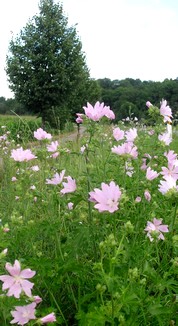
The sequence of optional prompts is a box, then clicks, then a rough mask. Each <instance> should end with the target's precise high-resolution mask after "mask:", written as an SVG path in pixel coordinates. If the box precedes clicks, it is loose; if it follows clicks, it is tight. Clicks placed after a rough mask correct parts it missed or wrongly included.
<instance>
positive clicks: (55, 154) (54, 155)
mask: <svg viewBox="0 0 178 326" xmlns="http://www.w3.org/2000/svg"><path fill="white" fill-rule="evenodd" d="M58 156H59V152H55V153H52V154H51V157H52V158H56V157H58Z"/></svg>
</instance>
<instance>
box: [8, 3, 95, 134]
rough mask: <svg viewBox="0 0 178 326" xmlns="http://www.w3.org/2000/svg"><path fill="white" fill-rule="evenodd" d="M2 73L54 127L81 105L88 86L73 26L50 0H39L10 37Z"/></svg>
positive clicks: (28, 106)
mask: <svg viewBox="0 0 178 326" xmlns="http://www.w3.org/2000/svg"><path fill="white" fill-rule="evenodd" d="M6 72H7V75H8V76H9V82H10V87H11V89H12V90H13V92H14V94H15V97H16V99H17V100H18V101H19V102H21V103H23V104H24V105H25V107H26V109H27V110H29V111H30V112H34V113H36V114H38V115H39V116H41V117H42V120H43V123H44V124H45V123H46V122H48V123H50V124H51V125H52V126H54V127H56V126H59V125H60V127H61V125H62V124H63V123H64V122H65V120H66V119H70V118H71V114H74V113H75V112H77V111H79V110H81V107H82V106H83V105H85V102H86V100H88V99H87V93H89V90H90V85H91V87H92V88H93V81H91V80H90V76H89V71H88V68H87V65H86V61H85V55H84V53H83V52H82V43H81V41H80V39H79V37H78V36H77V32H76V28H75V26H72V27H68V19H67V17H65V15H64V13H63V7H62V5H61V4H56V3H54V0H41V1H40V4H39V14H38V15H36V16H34V17H33V18H32V19H31V20H30V21H29V22H28V23H27V25H26V26H25V27H24V28H23V29H22V30H21V32H20V34H19V36H17V37H16V38H15V39H12V40H11V42H10V46H9V54H8V56H7V67H6ZM88 95H89V94H88ZM93 95H94V97H97V95H98V93H97V91H96V94H95V92H94V93H93ZM90 100H91V99H90Z"/></svg>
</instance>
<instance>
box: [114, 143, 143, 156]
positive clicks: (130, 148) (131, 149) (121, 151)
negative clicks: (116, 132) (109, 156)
mask: <svg viewBox="0 0 178 326" xmlns="http://www.w3.org/2000/svg"><path fill="white" fill-rule="evenodd" d="M111 151H112V153H115V154H118V155H127V156H128V155H129V156H130V157H131V158H133V159H135V158H137V156H138V152H137V147H136V146H134V144H133V143H130V142H128V143H124V144H122V145H119V146H114V147H112V148H111Z"/></svg>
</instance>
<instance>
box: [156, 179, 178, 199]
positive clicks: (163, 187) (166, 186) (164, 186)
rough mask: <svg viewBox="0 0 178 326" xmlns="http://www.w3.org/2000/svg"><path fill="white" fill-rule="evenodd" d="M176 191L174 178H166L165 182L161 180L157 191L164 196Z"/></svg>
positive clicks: (177, 188) (177, 187)
mask: <svg viewBox="0 0 178 326" xmlns="http://www.w3.org/2000/svg"><path fill="white" fill-rule="evenodd" d="M171 189H173V190H175V191H178V186H177V185H176V180H175V179H174V178H172V177H171V176H170V177H167V178H166V180H165V181H163V180H161V181H160V184H159V186H158V190H159V191H160V192H161V193H162V194H163V195H165V194H166V193H167V192H168V191H169V190H171Z"/></svg>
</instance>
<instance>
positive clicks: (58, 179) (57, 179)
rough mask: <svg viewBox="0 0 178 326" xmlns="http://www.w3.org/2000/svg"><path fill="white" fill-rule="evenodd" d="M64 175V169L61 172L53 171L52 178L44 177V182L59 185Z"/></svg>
mask: <svg viewBox="0 0 178 326" xmlns="http://www.w3.org/2000/svg"><path fill="white" fill-rule="evenodd" d="M64 175H65V170H62V171H61V173H60V174H59V173H55V174H54V176H53V178H52V179H46V184H48V185H59V184H61V183H62V181H63V179H64Z"/></svg>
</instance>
